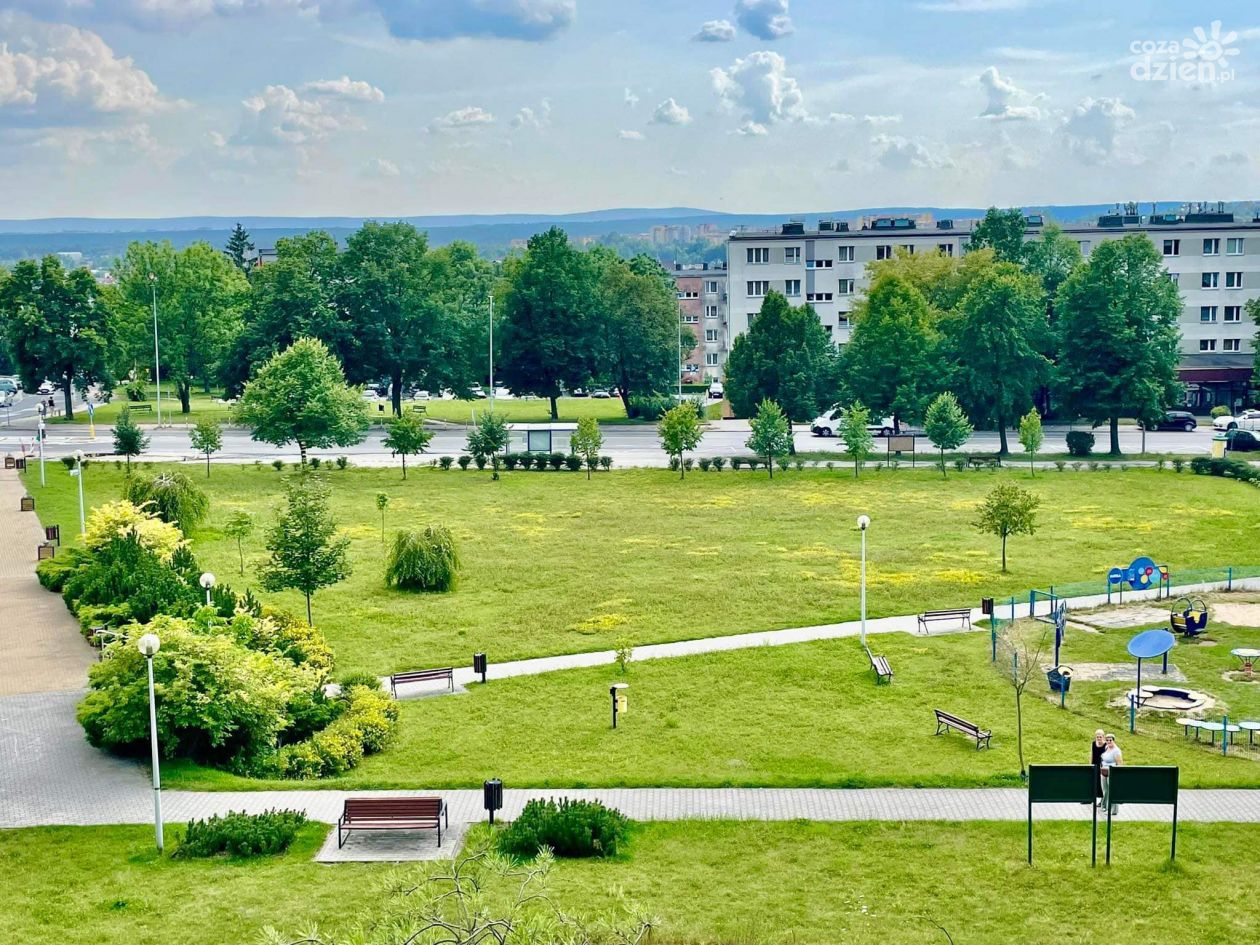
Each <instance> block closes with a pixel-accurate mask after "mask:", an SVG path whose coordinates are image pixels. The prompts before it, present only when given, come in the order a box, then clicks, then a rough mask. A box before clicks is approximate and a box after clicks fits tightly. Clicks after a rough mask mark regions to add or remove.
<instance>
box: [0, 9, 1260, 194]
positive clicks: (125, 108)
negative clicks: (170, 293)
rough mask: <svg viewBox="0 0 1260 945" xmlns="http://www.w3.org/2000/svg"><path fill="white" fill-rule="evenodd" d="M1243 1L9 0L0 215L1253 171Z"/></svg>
mask: <svg viewBox="0 0 1260 945" xmlns="http://www.w3.org/2000/svg"><path fill="white" fill-rule="evenodd" d="M1258 93H1260V7H1257V6H1256V5H1255V4H1254V3H1248V2H1212V0H1207V2H1202V3H1194V4H1191V3H1186V2H1184V0H1175V2H1174V0H1146V2H1130V0H1106V2H1103V0H1090V2H1077V0H685V2H665V0H0V218H26V217H49V216H68V215H75V216H97V217H106V216H108V217H118V216H129V217H131V216H135V217H152V216H177V215H193V214H213V215H229V216H230V215H233V214H251V215H258V214H277V215H280V214H283V215H297V216H311V215H332V214H338V215H380V216H401V215H410V214H429V213H496V212H573V211H579V210H593V209H600V208H608V207H667V206H690V207H703V208H708V209H713V210H725V211H730V212H744V213H754V212H755V213H776V212H784V213H788V212H793V211H797V212H800V211H806V210H828V209H848V208H856V207H867V206H879V205H936V206H987V205H990V204H997V205H1019V204H1050V203H1060V204H1063V203H1102V202H1110V201H1124V200H1137V201H1149V200H1156V199H1159V200H1216V199H1224V200H1235V199H1239V200H1241V199H1252V198H1255V197H1257V196H1260V195H1258V194H1257V190H1260V188H1258V187H1257V183H1258V176H1260V167H1258V165H1257V161H1258V160H1260V94H1258Z"/></svg>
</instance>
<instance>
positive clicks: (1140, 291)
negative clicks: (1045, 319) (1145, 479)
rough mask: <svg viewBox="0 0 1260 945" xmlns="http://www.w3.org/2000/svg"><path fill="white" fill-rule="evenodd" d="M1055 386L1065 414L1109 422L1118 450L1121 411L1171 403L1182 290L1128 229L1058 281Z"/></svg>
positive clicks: (1176, 391) (1142, 411)
mask: <svg viewBox="0 0 1260 945" xmlns="http://www.w3.org/2000/svg"><path fill="white" fill-rule="evenodd" d="M1055 308H1056V313H1057V324H1056V326H1055V327H1056V331H1057V339H1058V365H1057V369H1056V372H1055V381H1056V383H1055V387H1056V389H1057V390H1058V392H1059V398H1060V402H1061V403H1062V405H1063V409H1064V411H1065V412H1066V413H1067V415H1068V416H1070V417H1084V418H1086V419H1088V420H1090V421H1092V422H1093V423H1095V424H1099V423H1108V424H1109V426H1110V432H1111V454H1112V455H1113V456H1119V455H1120V418H1121V417H1122V416H1129V417H1134V416H1136V417H1149V416H1152V415H1156V414H1158V413H1159V412H1161V411H1162V410H1163V409H1164V408H1166V407H1167V406H1168V405H1169V404H1173V403H1176V402H1177V400H1178V397H1179V395H1180V393H1181V385H1180V384H1179V383H1178V381H1177V361H1178V351H1177V347H1178V342H1179V340H1180V333H1179V332H1178V329H1177V320H1178V317H1179V316H1180V314H1181V296H1180V294H1179V293H1178V291H1177V285H1176V283H1174V282H1173V281H1172V280H1171V279H1169V278H1168V276H1167V275H1166V274H1165V273H1164V271H1163V265H1162V260H1161V259H1160V256H1159V253H1158V252H1156V250H1155V246H1154V245H1153V244H1152V243H1151V241H1150V240H1149V239H1147V238H1146V237H1145V236H1144V235H1141V234H1137V233H1133V234H1130V235H1129V236H1126V237H1124V238H1123V239H1119V240H1107V241H1104V242H1101V243H1099V245H1098V246H1096V247H1095V248H1094V251H1093V252H1092V253H1091V254H1090V257H1089V260H1088V262H1086V263H1084V264H1083V265H1082V266H1080V267H1078V268H1077V269H1076V270H1075V271H1074V272H1073V273H1072V274H1071V275H1070V276H1069V277H1068V278H1067V280H1066V281H1065V282H1064V283H1063V286H1062V288H1061V289H1060V290H1059V299H1058V302H1057V303H1056V306H1055Z"/></svg>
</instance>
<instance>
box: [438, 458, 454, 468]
mask: <svg viewBox="0 0 1260 945" xmlns="http://www.w3.org/2000/svg"><path fill="white" fill-rule="evenodd" d="M454 462H455V457H454V456H443V457H441V458H440V459H439V460H438V465H439V466H441V467H442V468H443V469H450V468H451V466H452V464H454Z"/></svg>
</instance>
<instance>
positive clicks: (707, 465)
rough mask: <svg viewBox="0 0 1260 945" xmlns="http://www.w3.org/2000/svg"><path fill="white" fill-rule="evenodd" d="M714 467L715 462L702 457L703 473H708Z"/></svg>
mask: <svg viewBox="0 0 1260 945" xmlns="http://www.w3.org/2000/svg"><path fill="white" fill-rule="evenodd" d="M712 466H713V461H712V460H711V459H709V458H708V457H707V456H701V457H700V471H701V472H708V471H709V469H710V468H711V467H712Z"/></svg>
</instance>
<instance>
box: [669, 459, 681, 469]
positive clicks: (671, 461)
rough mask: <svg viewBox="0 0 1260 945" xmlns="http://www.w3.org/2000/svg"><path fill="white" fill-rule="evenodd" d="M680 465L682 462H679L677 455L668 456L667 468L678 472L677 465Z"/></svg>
mask: <svg viewBox="0 0 1260 945" xmlns="http://www.w3.org/2000/svg"><path fill="white" fill-rule="evenodd" d="M681 465H682V463H681V462H679V459H678V457H677V456H671V457H670V458H669V468H670V469H671V470H672V471H673V472H678V467H679V466H681Z"/></svg>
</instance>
